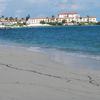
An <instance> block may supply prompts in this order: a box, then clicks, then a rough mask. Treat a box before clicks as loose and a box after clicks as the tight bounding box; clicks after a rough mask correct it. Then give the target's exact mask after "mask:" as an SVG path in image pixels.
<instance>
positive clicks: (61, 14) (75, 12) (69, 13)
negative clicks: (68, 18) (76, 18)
mask: <svg viewBox="0 0 100 100" xmlns="http://www.w3.org/2000/svg"><path fill="white" fill-rule="evenodd" d="M66 14H71V15H73V14H78V13H76V12H64V13H60V14H59V15H66Z"/></svg>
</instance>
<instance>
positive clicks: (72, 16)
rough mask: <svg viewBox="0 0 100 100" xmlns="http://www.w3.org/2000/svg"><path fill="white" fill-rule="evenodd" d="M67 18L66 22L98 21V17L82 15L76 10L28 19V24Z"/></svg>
mask: <svg viewBox="0 0 100 100" xmlns="http://www.w3.org/2000/svg"><path fill="white" fill-rule="evenodd" d="M63 20H65V22H66V23H72V22H76V23H78V22H79V23H80V22H97V20H96V17H91V16H87V17H80V15H79V14H78V13H76V12H66V13H60V14H58V17H57V18H55V17H54V18H48V17H47V18H31V19H29V20H28V21H27V24H28V25H30V24H40V22H41V21H45V22H46V23H49V22H59V23H60V22H62V21H63Z"/></svg>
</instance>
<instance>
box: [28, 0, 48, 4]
mask: <svg viewBox="0 0 100 100" xmlns="http://www.w3.org/2000/svg"><path fill="white" fill-rule="evenodd" d="M26 1H27V2H28V3H31V4H41V3H42V4H43V3H47V2H48V1H49V0H26Z"/></svg>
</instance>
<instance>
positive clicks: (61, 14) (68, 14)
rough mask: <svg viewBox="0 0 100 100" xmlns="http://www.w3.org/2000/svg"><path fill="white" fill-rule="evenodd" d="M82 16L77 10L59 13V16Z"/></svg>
mask: <svg viewBox="0 0 100 100" xmlns="http://www.w3.org/2000/svg"><path fill="white" fill-rule="evenodd" d="M77 17H80V15H79V14H78V13H76V12H65V13H60V14H58V18H77Z"/></svg>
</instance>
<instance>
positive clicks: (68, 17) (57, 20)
mask: <svg viewBox="0 0 100 100" xmlns="http://www.w3.org/2000/svg"><path fill="white" fill-rule="evenodd" d="M69 25H82V26H83V25H100V22H99V21H97V19H96V17H95V16H85V17H84V16H80V14H79V13H77V12H65V13H59V14H58V16H54V15H52V16H51V17H41V18H31V17H30V15H27V16H26V18H17V17H15V18H13V17H4V16H1V17H0V28H19V27H34V26H69Z"/></svg>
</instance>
